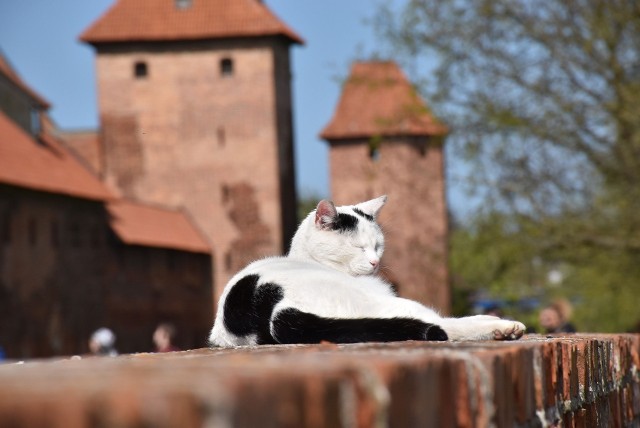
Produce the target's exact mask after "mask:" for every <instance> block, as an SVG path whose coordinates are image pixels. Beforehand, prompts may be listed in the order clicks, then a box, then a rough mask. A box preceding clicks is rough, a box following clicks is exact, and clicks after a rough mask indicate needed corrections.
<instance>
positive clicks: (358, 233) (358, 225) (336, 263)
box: [289, 196, 387, 276]
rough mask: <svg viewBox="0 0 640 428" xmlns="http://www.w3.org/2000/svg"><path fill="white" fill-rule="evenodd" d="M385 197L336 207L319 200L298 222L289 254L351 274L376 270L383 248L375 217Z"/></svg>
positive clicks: (380, 232)
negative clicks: (298, 225) (313, 208)
mask: <svg viewBox="0 0 640 428" xmlns="http://www.w3.org/2000/svg"><path fill="white" fill-rule="evenodd" d="M386 200H387V197H386V196H381V197H379V198H376V199H372V200H370V201H366V202H362V203H359V204H357V205H347V206H340V207H336V206H335V205H334V204H333V202H331V201H329V200H322V201H320V202H319V203H318V206H317V207H316V209H315V211H312V212H311V213H310V214H309V215H308V216H307V218H306V219H305V220H304V221H303V222H302V223H301V225H300V228H299V229H298V232H296V236H295V237H294V239H293V241H292V243H291V251H290V253H289V255H290V256H292V257H298V258H305V259H312V260H314V261H316V262H319V263H321V264H323V265H326V266H329V267H332V268H334V269H337V270H340V271H342V272H345V273H348V274H349V275H353V276H357V275H373V274H376V273H377V272H378V270H379V269H380V258H381V257H382V253H383V251H384V236H383V234H382V230H381V229H380V226H379V225H378V223H377V222H376V219H377V217H378V213H379V212H380V209H381V208H382V206H383V205H384V204H385V202H386Z"/></svg>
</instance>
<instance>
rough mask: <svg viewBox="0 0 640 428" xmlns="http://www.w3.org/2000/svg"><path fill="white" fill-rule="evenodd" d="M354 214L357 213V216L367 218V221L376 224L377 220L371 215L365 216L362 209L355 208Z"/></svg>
mask: <svg viewBox="0 0 640 428" xmlns="http://www.w3.org/2000/svg"><path fill="white" fill-rule="evenodd" d="M353 212H354V213H356V214H358V215H361V216H362V217H364V218H366V219H367V220H369V221H372V222H375V220H376V219H375V218H373V216H371V215H369V214H365V213H364V212H363V211H362V210H361V209H359V208H354V209H353Z"/></svg>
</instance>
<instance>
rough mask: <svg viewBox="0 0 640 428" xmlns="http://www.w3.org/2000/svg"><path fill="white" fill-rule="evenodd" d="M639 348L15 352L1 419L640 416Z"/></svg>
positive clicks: (604, 420) (526, 343) (533, 339)
mask: <svg viewBox="0 0 640 428" xmlns="http://www.w3.org/2000/svg"><path fill="white" fill-rule="evenodd" d="M639 354H640V335H630V334H627V335H571V336H565V337H557V338H550V337H544V336H528V337H526V338H524V339H522V340H520V341H517V342H471V343H421V342H402V343H390V344H355V345H341V346H336V345H333V344H321V345H315V346H264V347H257V348H248V349H231V350H216V349H213V350H209V349H200V350H194V351H187V352H181V353H172V354H138V355H131V356H121V357H117V358H93V359H92V358H89V359H84V360H81V361H77V360H65V361H51V362H42V363H27V364H22V365H16V364H6V365H0V426H12V427H13V426H19V427H36V426H37V427H41V426H48V427H49V426H50V427H63V426H64V427H69V428H74V427H89V426H118V427H139V426H154V427H174V426H176V427H178V426H179V427H258V426H259V427H386V426H394V427H395V426H397V427H438V428H440V427H445V428H446V427H492V426H495V427H513V426H517V427H539V426H558V427H625V426H638V424H640V374H639V373H638V366H639V365H640V360H639Z"/></svg>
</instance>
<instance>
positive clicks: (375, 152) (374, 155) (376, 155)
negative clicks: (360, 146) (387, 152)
mask: <svg viewBox="0 0 640 428" xmlns="http://www.w3.org/2000/svg"><path fill="white" fill-rule="evenodd" d="M369 157H370V158H371V160H372V161H374V162H377V161H379V160H380V149H379V148H377V147H369Z"/></svg>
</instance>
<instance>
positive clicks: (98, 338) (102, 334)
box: [91, 327, 116, 348]
mask: <svg viewBox="0 0 640 428" xmlns="http://www.w3.org/2000/svg"><path fill="white" fill-rule="evenodd" d="M91 340H92V341H95V342H97V343H98V344H100V346H102V347H103V348H111V347H112V346H113V344H114V343H116V335H115V334H113V332H112V331H111V330H109V329H108V328H105V327H102V328H99V329H97V330H96V331H94V332H93V334H92V335H91Z"/></svg>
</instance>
